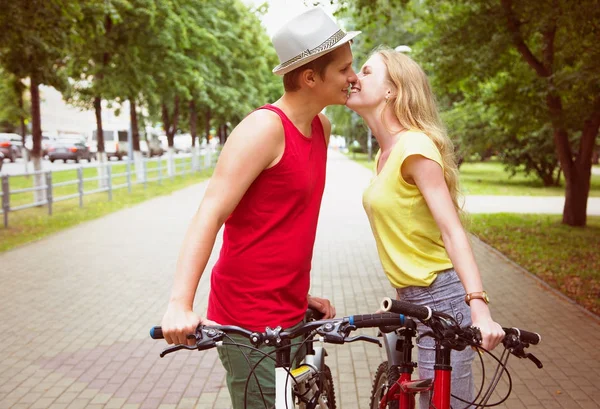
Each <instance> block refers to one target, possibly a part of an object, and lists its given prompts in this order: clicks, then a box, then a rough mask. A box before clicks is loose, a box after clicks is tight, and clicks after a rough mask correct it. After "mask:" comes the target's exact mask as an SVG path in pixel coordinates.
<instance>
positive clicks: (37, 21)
mask: <svg viewBox="0 0 600 409" xmlns="http://www.w3.org/2000/svg"><path fill="white" fill-rule="evenodd" d="M0 10H2V13H0V27H2V30H0V65H1V66H2V67H3V68H4V70H5V71H6V72H8V73H11V74H13V75H14V76H15V77H16V78H18V79H22V78H28V77H35V78H36V80H37V83H39V84H46V85H51V86H53V87H55V88H57V89H59V90H62V89H64V88H65V87H66V84H67V81H66V80H67V78H66V75H65V71H64V67H65V64H66V60H67V57H68V55H69V47H70V45H71V44H72V43H73V42H75V41H77V38H78V35H79V33H78V31H77V25H76V23H77V21H78V19H79V18H80V17H81V14H80V6H79V2H74V1H69V0H0Z"/></svg>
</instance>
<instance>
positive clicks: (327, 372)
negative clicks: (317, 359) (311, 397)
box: [320, 365, 336, 409]
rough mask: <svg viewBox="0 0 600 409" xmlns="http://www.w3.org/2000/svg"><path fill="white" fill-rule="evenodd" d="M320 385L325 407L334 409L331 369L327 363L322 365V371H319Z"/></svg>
mask: <svg viewBox="0 0 600 409" xmlns="http://www.w3.org/2000/svg"><path fill="white" fill-rule="evenodd" d="M320 377H321V385H322V389H323V390H322V393H324V394H325V397H326V398H327V408H328V409H336V406H335V390H334V389H333V376H332V375H331V369H329V367H328V366H327V365H323V371H322V372H321V375H320Z"/></svg>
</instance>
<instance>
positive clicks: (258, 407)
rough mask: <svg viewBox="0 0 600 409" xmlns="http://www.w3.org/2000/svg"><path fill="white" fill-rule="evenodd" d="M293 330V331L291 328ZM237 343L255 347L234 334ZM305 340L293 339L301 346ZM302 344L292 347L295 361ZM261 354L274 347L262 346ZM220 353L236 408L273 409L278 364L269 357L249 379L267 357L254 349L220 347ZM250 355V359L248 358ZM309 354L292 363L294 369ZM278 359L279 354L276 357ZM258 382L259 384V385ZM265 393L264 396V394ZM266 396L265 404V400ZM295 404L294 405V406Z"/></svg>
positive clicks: (301, 338) (292, 355) (227, 341)
mask: <svg viewBox="0 0 600 409" xmlns="http://www.w3.org/2000/svg"><path fill="white" fill-rule="evenodd" d="M303 323H304V321H302V322H300V323H298V324H296V325H294V326H293V327H292V328H296V327H298V326H300V325H302V324H303ZM289 329H291V328H289ZM230 337H231V338H232V340H233V341H235V342H236V343H239V344H244V345H250V346H251V345H252V344H251V343H250V341H249V340H248V339H247V338H246V337H243V336H241V335H230ZM303 340H304V338H303V337H298V338H295V339H293V340H292V344H297V343H299V342H302V341H303ZM223 343H231V340H229V339H227V338H225V339H224V340H223ZM298 348H299V345H296V346H293V347H292V353H291V355H290V358H291V359H294V356H295V355H296V353H298ZM259 349H260V351H262V352H264V353H269V352H271V351H274V350H275V348H274V347H269V346H264V345H262V346H261V347H260V348H259ZM217 350H218V352H219V358H221V362H222V363H223V366H224V367H225V370H226V371H227V388H228V389H229V395H230V396H231V403H232V404H233V409H245V408H247V409H265V408H267V409H270V408H271V407H273V405H275V361H274V360H273V359H270V358H265V359H263V360H262V362H261V363H260V364H259V365H258V366H257V367H256V369H255V371H254V375H256V377H255V376H254V375H252V376H251V377H250V379H248V374H249V373H250V369H251V368H252V367H253V366H254V365H255V364H256V363H257V362H258V361H260V359H261V358H262V357H264V355H263V354H262V353H260V352H258V351H255V350H251V349H249V348H245V347H236V346H232V345H229V346H223V347H219V348H217ZM244 354H245V355H246V357H247V359H248V360H246V358H245V357H244ZM305 354H306V352H305V348H302V351H300V352H299V353H298V356H296V360H295V362H294V363H293V364H292V368H295V367H297V366H298V364H299V363H300V362H301V361H302V359H304V356H305ZM270 356H272V357H273V358H275V353H273V354H272V355H270ZM248 361H250V362H248ZM257 379H258V385H260V389H259V387H258V385H257V383H256V380H257ZM246 380H248V392H247V398H246V406H245V407H244V391H245V388H246ZM261 390H262V395H261ZM263 396H264V401H263ZM292 406H293V405H292V404H291V403H290V407H292Z"/></svg>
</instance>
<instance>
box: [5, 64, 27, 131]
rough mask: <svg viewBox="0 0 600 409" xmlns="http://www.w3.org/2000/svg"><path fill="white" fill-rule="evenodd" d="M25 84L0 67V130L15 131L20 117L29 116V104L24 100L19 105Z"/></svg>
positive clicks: (25, 117)
mask: <svg viewBox="0 0 600 409" xmlns="http://www.w3.org/2000/svg"><path fill="white" fill-rule="evenodd" d="M24 90H25V85H23V83H22V82H21V81H20V80H19V79H18V78H17V77H15V76H14V75H13V74H10V73H8V72H6V71H4V70H2V68H1V67H0V132H19V131H17V129H18V127H19V123H20V120H21V118H23V119H25V120H26V119H27V118H29V106H28V105H26V101H24V102H23V106H22V107H21V106H20V102H19V100H20V99H21V98H23V91H24Z"/></svg>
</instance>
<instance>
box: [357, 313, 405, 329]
mask: <svg viewBox="0 0 600 409" xmlns="http://www.w3.org/2000/svg"><path fill="white" fill-rule="evenodd" d="M348 320H349V321H350V325H354V326H355V327H356V328H375V327H381V326H387V325H404V315H401V314H393V313H389V312H388V313H384V314H364V315H353V316H350V317H348Z"/></svg>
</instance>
